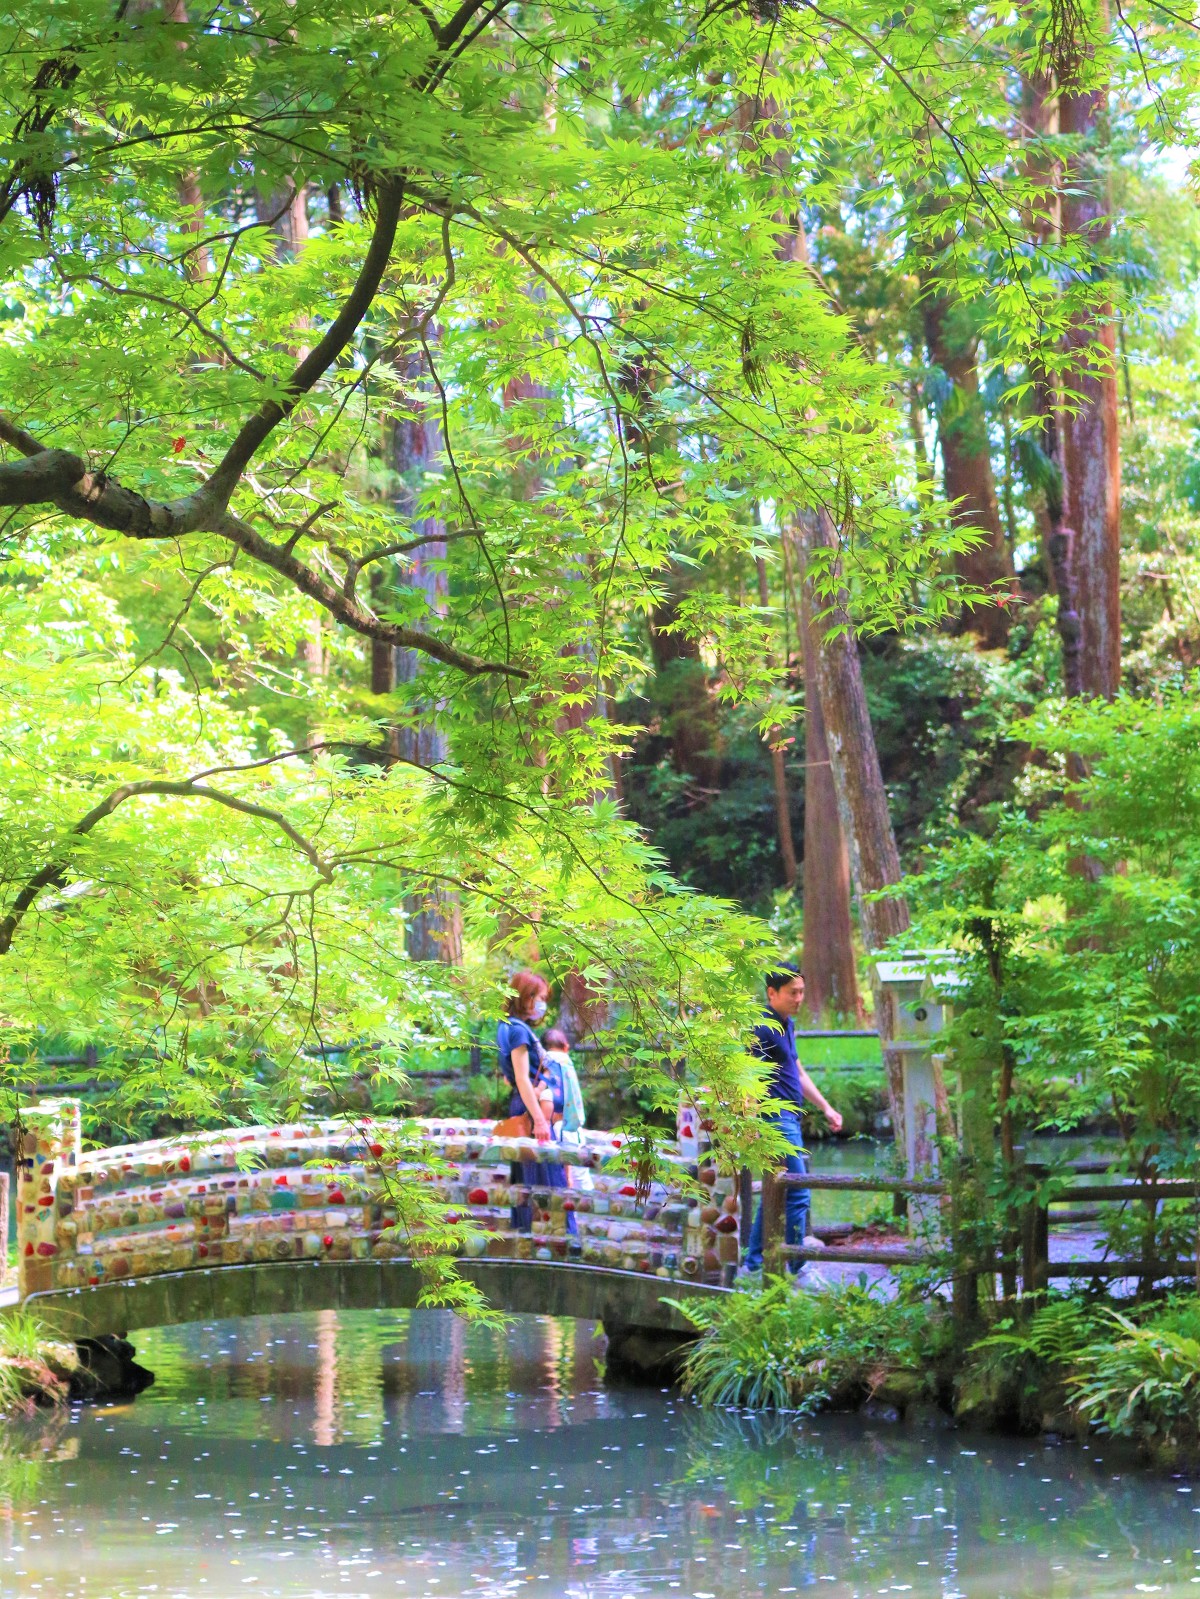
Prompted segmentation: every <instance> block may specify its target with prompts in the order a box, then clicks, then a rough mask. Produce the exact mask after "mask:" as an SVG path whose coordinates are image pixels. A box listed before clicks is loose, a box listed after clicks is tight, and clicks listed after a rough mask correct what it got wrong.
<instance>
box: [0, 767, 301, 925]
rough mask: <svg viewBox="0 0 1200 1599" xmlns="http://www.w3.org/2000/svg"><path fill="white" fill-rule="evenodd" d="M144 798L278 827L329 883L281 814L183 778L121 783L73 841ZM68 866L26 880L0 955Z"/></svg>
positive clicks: (83, 821)
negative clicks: (188, 803)
mask: <svg viewBox="0 0 1200 1599" xmlns="http://www.w3.org/2000/svg"><path fill="white" fill-rule="evenodd" d="M143 794H162V795H174V796H176V797H177V798H179V799H205V800H211V801H212V802H213V803H214V804H216V805H223V806H224V807H225V808H226V810H231V811H237V812H239V813H240V814H241V815H242V816H253V817H257V818H258V819H259V820H260V821H264V822H270V823H271V824H272V826H274V827H277V828H278V829H279V831H280V832H281V833H283V835H284V836H285V837H286V838H288V839H290V840H291V842H292V843H293V844H294V845H295V846H296V848H297V849H298V850H299V851H300V853H301V854H302V855H304V856H305V857H306V858H307V859H308V860H309V861H310V862H311V863H312V865H313V867H314V869H315V870H316V872H317V875H318V876H319V877H321V878H322V880H323V881H325V882H327V883H328V882H330V881H332V878H333V867H332V865H331V864H330V863H329V862H328V861H327V860H326V859H325V858H324V856H323V855H321V853H320V851H319V850H318V849H317V847H316V845H315V844H312V843H310V841H309V840H308V839H307V838H305V836H304V834H303V833H301V832H300V831H299V830H298V829H297V828H295V827H293V826H292V824H291V822H289V821H288V819H287V817H286V816H284V814H283V812H282V811H277V810H273V809H272V808H271V807H270V806H268V805H256V804H255V803H254V802H253V801H252V800H244V799H241V798H239V796H238V795H236V794H226V793H225V792H224V790H222V789H219V788H209V787H208V786H207V785H205V784H201V783H199V782H197V781H196V779H195V778H190V777H189V778H184V779H182V780H180V781H176V782H172V781H170V780H168V779H166V778H145V779H143V780H142V781H140V782H136V783H123V784H122V785H121V786H120V787H119V788H115V789H113V791H112V793H111V794H108V795H106V796H105V797H104V799H102V800H101V801H100V803H99V804H98V805H94V806H93V807H92V809H91V810H90V811H88V813H87V814H86V815H85V816H81V817H80V819H79V821H77V822H76V823H75V826H74V827H73V828H72V829H71V834H72V836H74V837H78V838H83V837H86V835H87V834H88V833H90V832H91V831H92V829H93V828H94V827H96V826H97V824H98V823H100V822H102V821H103V820H104V819H105V817H106V816H111V815H112V813H113V812H114V811H115V810H117V809H118V808H119V807H120V806H122V805H124V804H125V803H126V802H127V801H128V800H131V799H138V798H140V797H141V796H142V795H143ZM69 866H70V860H69V858H63V857H62V856H60V857H59V858H58V859H57V860H54V861H49V862H47V864H46V865H45V866H43V867H42V868H41V870H40V871H37V872H35V873H34V874H33V876H32V877H31V878H29V880H28V882H26V884H25V886H24V887H23V888H22V889H21V891H20V892H19V893H18V895H17V897H16V899H15V900H14V901H13V906H12V909H11V910H10V911H9V913H8V915H7V916H5V917H4V919H3V920H2V921H0V955H7V954H8V952H9V950H10V949H11V948H12V941H13V938H14V937H15V936H16V932H17V929H18V928H19V927H20V925H21V922H22V920H23V919H24V917H25V915H26V913H27V912H28V910H29V909H30V907H31V906H32V905H33V904H35V902H36V901H37V897H38V895H39V894H40V893H42V891H43V890H44V889H47V888H54V887H56V886H57V885H59V884H60V883H61V882H62V881H63V878H64V877H65V876H66V873H67V871H68V869H69Z"/></svg>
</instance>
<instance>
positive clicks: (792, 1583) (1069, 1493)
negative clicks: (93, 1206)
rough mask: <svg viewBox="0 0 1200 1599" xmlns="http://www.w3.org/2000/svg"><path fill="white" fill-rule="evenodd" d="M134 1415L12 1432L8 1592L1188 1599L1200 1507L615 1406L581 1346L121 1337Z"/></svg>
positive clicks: (868, 1440) (514, 1332)
mask: <svg viewBox="0 0 1200 1599" xmlns="http://www.w3.org/2000/svg"><path fill="white" fill-rule="evenodd" d="M138 1344H139V1356H140V1358H142V1359H143V1360H144V1361H145V1362H146V1363H147V1364H148V1365H149V1366H151V1367H152V1369H154V1370H155V1371H156V1373H157V1374H158V1382H157V1384H156V1386H155V1387H154V1388H153V1389H151V1390H150V1391H149V1392H148V1393H146V1394H144V1395H142V1397H141V1398H139V1399H138V1400H137V1401H136V1402H134V1403H132V1404H129V1405H121V1406H110V1407H105V1408H82V1409H78V1410H75V1411H73V1412H72V1413H70V1414H69V1415H64V1416H59V1417H57V1418H51V1419H49V1420H42V1421H39V1422H34V1423H30V1424H28V1425H20V1426H10V1427H9V1428H7V1429H6V1430H5V1432H4V1434H3V1437H2V1441H0V1593H3V1594H4V1595H6V1596H7V1595H39V1596H43V1599H60V1596H61V1599H118V1596H120V1599H124V1596H127V1595H130V1596H132V1595H142V1594H154V1595H161V1596H176V1595H179V1596H187V1599H197V1596H207V1599H214V1596H222V1599H224V1596H229V1595H248V1594H259V1595H278V1596H288V1599H298V1596H310V1599H317V1596H326V1595H330V1596H332V1595H336V1596H339V1599H341V1596H358V1595H364V1596H365V1595H370V1596H372V1599H374V1596H377V1595H383V1594H387V1595H392V1596H402V1599H458V1596H460V1595H464V1596H465V1595H470V1596H472V1599H512V1596H516V1595H524V1594H528V1595H530V1596H531V1599H558V1596H564V1599H566V1596H570V1599H626V1596H628V1599H642V1596H644V1595H654V1596H661V1599H670V1596H672V1595H676V1594H678V1595H680V1596H681V1599H742V1596H744V1595H758V1594H763V1595H776V1594H797V1593H804V1594H807V1593H809V1592H810V1591H812V1592H816V1593H821V1594H829V1595H844V1596H850V1595H863V1596H866V1595H876V1594H897V1593H904V1594H911V1595H915V1596H923V1595H939V1596H941V1599H952V1596H957V1595H962V1596H968V1599H984V1596H989V1599H992V1596H1001V1595H1004V1596H1013V1599H1017V1596H1022V1599H1024V1596H1033V1595H1038V1596H1051V1595H1053V1596H1055V1599H1067V1596H1081V1599H1082V1596H1093V1595H1110V1594H1111V1595H1132V1594H1135V1593H1163V1594H1182V1593H1184V1592H1195V1591H1196V1590H1195V1587H1193V1584H1200V1483H1197V1485H1196V1492H1195V1493H1194V1494H1193V1493H1192V1485H1191V1484H1190V1483H1188V1482H1185V1481H1183V1480H1179V1479H1171V1478H1166V1477H1157V1478H1156V1477H1153V1476H1149V1475H1146V1474H1143V1473H1139V1472H1136V1471H1133V1470H1131V1469H1129V1468H1128V1466H1127V1465H1124V1464H1122V1463H1119V1462H1117V1461H1116V1460H1115V1459H1109V1458H1106V1455H1107V1452H1106V1451H1105V1450H1104V1449H1103V1448H1093V1449H1092V1450H1090V1451H1087V1450H1082V1449H1079V1448H1076V1447H1074V1446H1066V1445H1064V1446H1058V1447H1054V1446H1050V1445H1047V1444H1045V1443H1042V1442H1036V1443H1029V1442H1014V1441H997V1440H995V1439H974V1438H971V1437H970V1436H968V1435H964V1434H963V1433H959V1432H955V1431H953V1430H950V1429H948V1428H946V1427H944V1426H942V1425H941V1424H940V1423H938V1422H937V1421H935V1420H930V1421H929V1422H927V1423H925V1424H906V1425H904V1426H897V1425H895V1424H888V1423H887V1422H885V1421H882V1420H877V1421H872V1420H870V1419H864V1418H854V1419H851V1418H839V1417H826V1418H818V1419H815V1420H809V1421H800V1420H798V1419H796V1418H779V1417H777V1418H754V1417H748V1416H745V1415H739V1414H733V1413H728V1412H721V1413H716V1414H713V1413H703V1412H700V1411H699V1410H697V1409H695V1408H694V1407H692V1406H690V1405H688V1404H687V1403H685V1402H682V1401H680V1400H679V1399H678V1398H675V1397H673V1396H671V1395H670V1394H667V1393H663V1392H659V1391H657V1390H650V1391H647V1390H616V1389H608V1388H605V1387H604V1386H603V1384H602V1382H601V1370H600V1367H599V1365H598V1360H599V1355H600V1350H601V1345H599V1344H598V1343H597V1342H596V1340H595V1339H594V1337H593V1333H592V1329H591V1327H590V1326H588V1325H587V1324H585V1323H575V1322H570V1321H553V1320H548V1319H540V1318H539V1319H534V1318H514V1319H513V1320H512V1321H510V1322H509V1323H508V1324H507V1326H506V1327H505V1328H504V1329H502V1330H496V1329H490V1328H486V1327H470V1328H468V1327H464V1325H463V1324H462V1323H461V1322H459V1321H457V1320H455V1319H454V1318H453V1317H451V1316H450V1315H448V1314H446V1313H441V1312H414V1313H412V1314H408V1313H403V1312H378V1313H376V1312H353V1313H349V1312H332V1311H329V1312H321V1313H315V1314H312V1315H306V1316H293V1317H281V1318H277V1319H269V1318H264V1319H259V1320H256V1321H241V1322H232V1321H231V1322H218V1323H214V1324H212V1325H208V1326H194V1327H188V1328H180V1329H173V1330H169V1331H163V1332H159V1333H155V1334H141V1335H139V1338H138Z"/></svg>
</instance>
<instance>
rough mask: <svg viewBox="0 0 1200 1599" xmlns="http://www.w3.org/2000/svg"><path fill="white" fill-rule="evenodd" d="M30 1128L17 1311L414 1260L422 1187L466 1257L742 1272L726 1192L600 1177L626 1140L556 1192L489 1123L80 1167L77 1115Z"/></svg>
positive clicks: (582, 1166) (377, 1125)
mask: <svg viewBox="0 0 1200 1599" xmlns="http://www.w3.org/2000/svg"><path fill="white" fill-rule="evenodd" d="M25 1122H26V1126H27V1128H28V1148H27V1150H26V1151H25V1152H24V1157H23V1161H22V1167H21V1186H20V1196H19V1203H20V1210H19V1218H18V1251H19V1271H20V1293H21V1297H22V1298H25V1297H27V1296H28V1295H29V1294H31V1293H39V1292H45V1291H47V1290H51V1289H68V1288H87V1287H97V1286H101V1285H103V1284H107V1283H114V1282H120V1281H132V1280H136V1279H140V1278H144V1277H149V1276H154V1275H158V1274H162V1273H174V1272H180V1271H187V1270H189V1269H192V1268H206V1269H210V1268H212V1267H216V1266H225V1265H229V1266H233V1265H238V1266H241V1265H247V1264H254V1263H266V1262H286V1261H320V1260H330V1261H345V1260H399V1259H404V1258H406V1257H407V1256H408V1255H409V1254H410V1253H411V1242H410V1239H409V1237H408V1235H407V1233H406V1232H405V1230H404V1228H403V1227H402V1226H398V1225H397V1224H398V1222H399V1221H400V1220H401V1216H400V1214H399V1211H400V1210H402V1209H403V1187H404V1185H405V1184H410V1183H412V1182H414V1181H416V1182H420V1183H421V1184H422V1185H423V1186H424V1187H425V1188H426V1190H427V1192H428V1193H429V1195H430V1197H432V1198H434V1199H436V1200H440V1201H442V1202H443V1203H444V1204H445V1205H446V1206H447V1207H448V1210H447V1213H448V1215H449V1216H450V1217H452V1218H453V1219H456V1220H462V1221H466V1222H468V1223H469V1224H470V1228H471V1232H470V1234H469V1237H468V1243H467V1249H466V1252H467V1254H469V1255H475V1256H483V1257H487V1258H500V1259H505V1258H507V1259H515V1260H540V1261H563V1262H569V1261H580V1262H582V1263H584V1264H588V1265H594V1266H606V1267H610V1268H611V1267H617V1268H620V1269H623V1270H626V1271H639V1272H643V1273H648V1274H652V1275H656V1276H660V1277H665V1278H669V1279H672V1278H676V1277H678V1278H681V1279H683V1280H689V1279H690V1280H692V1281H696V1282H703V1281H705V1280H708V1281H714V1280H716V1279H717V1278H718V1277H719V1275H720V1271H721V1267H722V1266H723V1265H725V1264H727V1263H728V1262H729V1261H731V1260H735V1259H736V1255H737V1226H738V1222H737V1214H736V1198H735V1195H734V1193H733V1184H732V1182H718V1183H717V1184H716V1188H717V1192H715V1193H714V1194H713V1196H712V1203H710V1204H708V1205H703V1204H698V1203H697V1202H696V1201H695V1200H694V1198H693V1199H692V1201H691V1202H690V1203H689V1200H688V1199H687V1198H685V1197H684V1196H683V1195H682V1194H681V1193H680V1192H679V1191H678V1190H677V1189H676V1188H674V1187H673V1186H672V1187H664V1186H663V1185H661V1184H656V1185H654V1186H653V1187H652V1189H651V1191H650V1193H649V1194H648V1195H646V1196H640V1195H638V1194H637V1193H636V1191H635V1188H634V1184H633V1183H632V1181H631V1180H630V1178H629V1177H628V1176H627V1175H625V1174H623V1173H614V1172H609V1171H606V1170H605V1169H604V1166H605V1163H606V1162H607V1161H608V1160H609V1159H610V1157H611V1156H612V1155H613V1154H614V1153H615V1152H616V1150H617V1149H619V1147H620V1144H621V1139H620V1136H619V1135H616V1134H610V1133H603V1132H588V1133H586V1134H584V1135H583V1136H582V1139H581V1142H580V1143H579V1144H578V1145H571V1144H562V1145H559V1144H555V1145H554V1146H553V1159H554V1161H555V1162H556V1163H558V1164H562V1165H565V1166H567V1167H569V1168H571V1169H572V1171H573V1172H574V1173H575V1174H576V1178H577V1182H576V1185H575V1186H572V1187H570V1188H550V1187H548V1186H543V1185H541V1184H539V1183H537V1182H536V1181H535V1182H534V1183H532V1184H530V1185H527V1184H525V1183H523V1182H513V1181H512V1179H511V1177H510V1171H509V1168H510V1165H511V1164H512V1163H531V1162H536V1161H538V1160H539V1159H544V1158H545V1157H546V1155H547V1147H546V1146H545V1145H539V1144H537V1143H536V1142H535V1141H534V1140H532V1139H517V1138H501V1137H497V1136H496V1134H495V1130H494V1127H493V1124H492V1123H490V1122H474V1121H463V1120H457V1119H446V1118H429V1119H426V1120H423V1121H418V1122H405V1123H400V1122H394V1121H388V1120H382V1119H374V1118H358V1119H355V1120H349V1121H332V1120H330V1121H312V1122H307V1123H299V1124H294V1125H291V1126H287V1127H275V1128H272V1127H247V1128H229V1129H224V1130H222V1131H220V1132H215V1133H199V1134H195V1135H188V1136H187V1137H181V1138H172V1139H160V1140H155V1141H152V1142H148V1143H143V1144H131V1145H122V1146H118V1147H116V1148H110V1149H101V1150H94V1151H89V1152H88V1153H86V1154H84V1153H83V1152H82V1151H81V1149H80V1133H79V1106H78V1103H77V1102H75V1101H70V1100H62V1101H57V1102H49V1103H44V1104H43V1105H42V1106H41V1107H39V1109H38V1110H37V1111H36V1112H27V1113H26V1115H25ZM678 1163H679V1165H680V1167H681V1168H683V1166H684V1165H685V1162H684V1161H683V1160H682V1158H680V1159H679V1162H678ZM692 1169H693V1170H694V1167H693V1168H692ZM398 1197H399V1198H400V1207H399V1209H398V1205H397V1199H398ZM525 1204H530V1205H531V1206H532V1210H533V1215H534V1220H533V1229H532V1232H531V1233H518V1232H514V1231H513V1229H512V1228H511V1225H510V1216H509V1213H510V1208H511V1207H512V1206H515V1205H525ZM572 1217H573V1220H574V1228H575V1229H576V1230H575V1231H572V1230H571V1227H570V1218H572Z"/></svg>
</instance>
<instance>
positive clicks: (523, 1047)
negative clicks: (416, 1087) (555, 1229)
mask: <svg viewBox="0 0 1200 1599" xmlns="http://www.w3.org/2000/svg"><path fill="white" fill-rule="evenodd" d="M509 986H510V987H511V989H512V993H511V995H510V996H509V999H508V1004H507V1006H506V1010H507V1015H506V1016H505V1017H504V1020H503V1021H502V1022H501V1023H500V1025H499V1027H498V1028H497V1029H496V1047H497V1049H498V1050H499V1051H500V1070H501V1071H502V1072H503V1074H504V1077H505V1079H506V1081H507V1082H508V1084H509V1086H510V1087H511V1088H512V1091H513V1093H512V1101H511V1103H510V1104H509V1107H508V1113H509V1115H510V1116H519V1115H520V1114H521V1113H522V1111H525V1112H526V1113H527V1114H528V1115H529V1118H530V1120H531V1121H532V1123H533V1134H534V1137H535V1138H536V1139H537V1141H538V1142H539V1143H549V1142H550V1138H551V1131H550V1123H549V1122H548V1121H547V1119H546V1114H545V1111H544V1110H543V1109H542V1104H541V1100H540V1099H539V1098H538V1079H539V1077H540V1076H541V1071H542V1064H543V1052H542V1046H541V1043H540V1042H539V1040H538V1036H537V1034H536V1033H535V1032H534V1028H535V1027H536V1026H537V1024H538V1023H539V1022H540V1021H541V1020H542V1018H543V1017H544V1016H545V1014H546V1002H547V1001H548V999H549V998H550V985H549V984H548V983H547V982H546V979H545V978H544V977H539V976H538V975H537V973H536V972H527V971H521V972H514V973H513V976H512V978H511V979H510V982H509ZM509 1181H510V1182H512V1183H523V1184H524V1185H525V1186H526V1187H542V1188H566V1187H567V1172H566V1168H565V1167H564V1166H561V1165H558V1164H557V1163H555V1164H548V1163H546V1162H544V1161H523V1162H514V1163H513V1165H512V1167H511V1170H510V1173H509ZM566 1220H567V1231H568V1232H572V1233H573V1232H574V1231H575V1230H576V1229H575V1217H574V1215H573V1214H568V1215H567V1218H566ZM512 1225H513V1229H514V1231H516V1232H523V1233H527V1232H529V1231H530V1229H531V1228H532V1226H533V1207H532V1206H531V1205H514V1206H513V1207H512Z"/></svg>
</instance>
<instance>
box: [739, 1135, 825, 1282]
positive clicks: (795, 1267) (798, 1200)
mask: <svg viewBox="0 0 1200 1599" xmlns="http://www.w3.org/2000/svg"><path fill="white" fill-rule="evenodd" d="M766 1119H767V1121H769V1122H771V1123H772V1124H773V1125H774V1126H776V1127H778V1128H779V1131H780V1132H781V1133H782V1134H783V1136H784V1137H785V1138H786V1139H787V1141H788V1143H789V1144H791V1146H792V1153H791V1154H790V1155H789V1156H788V1158H787V1160H786V1161H785V1162H784V1164H785V1165H786V1167H787V1169H788V1171H790V1172H806V1171H807V1170H808V1156H807V1155H806V1154H805V1152H804V1130H803V1128H802V1127H801V1125H800V1117H799V1115H798V1114H797V1113H796V1112H795V1111H794V1110H781V1111H780V1112H779V1113H778V1114H777V1115H775V1116H768V1117H767V1118H766ZM783 1204H784V1239H785V1241H786V1242H787V1243H789V1244H802V1243H803V1242H804V1240H805V1237H806V1236H807V1234H808V1213H809V1210H810V1208H811V1205H812V1195H811V1193H810V1191H809V1190H808V1189H807V1188H785V1189H784V1201H783ZM762 1263H763V1217H762V1200H761V1199H760V1200H759V1202H758V1210H757V1212H756V1213H755V1217H754V1225H753V1227H751V1229H750V1243H749V1244H748V1246H747V1248H746V1261H745V1265H746V1270H747V1271H761V1270H762ZM800 1264H801V1263H800V1261H798V1260H789V1261H788V1270H789V1271H790V1272H798V1271H799V1270H800Z"/></svg>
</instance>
